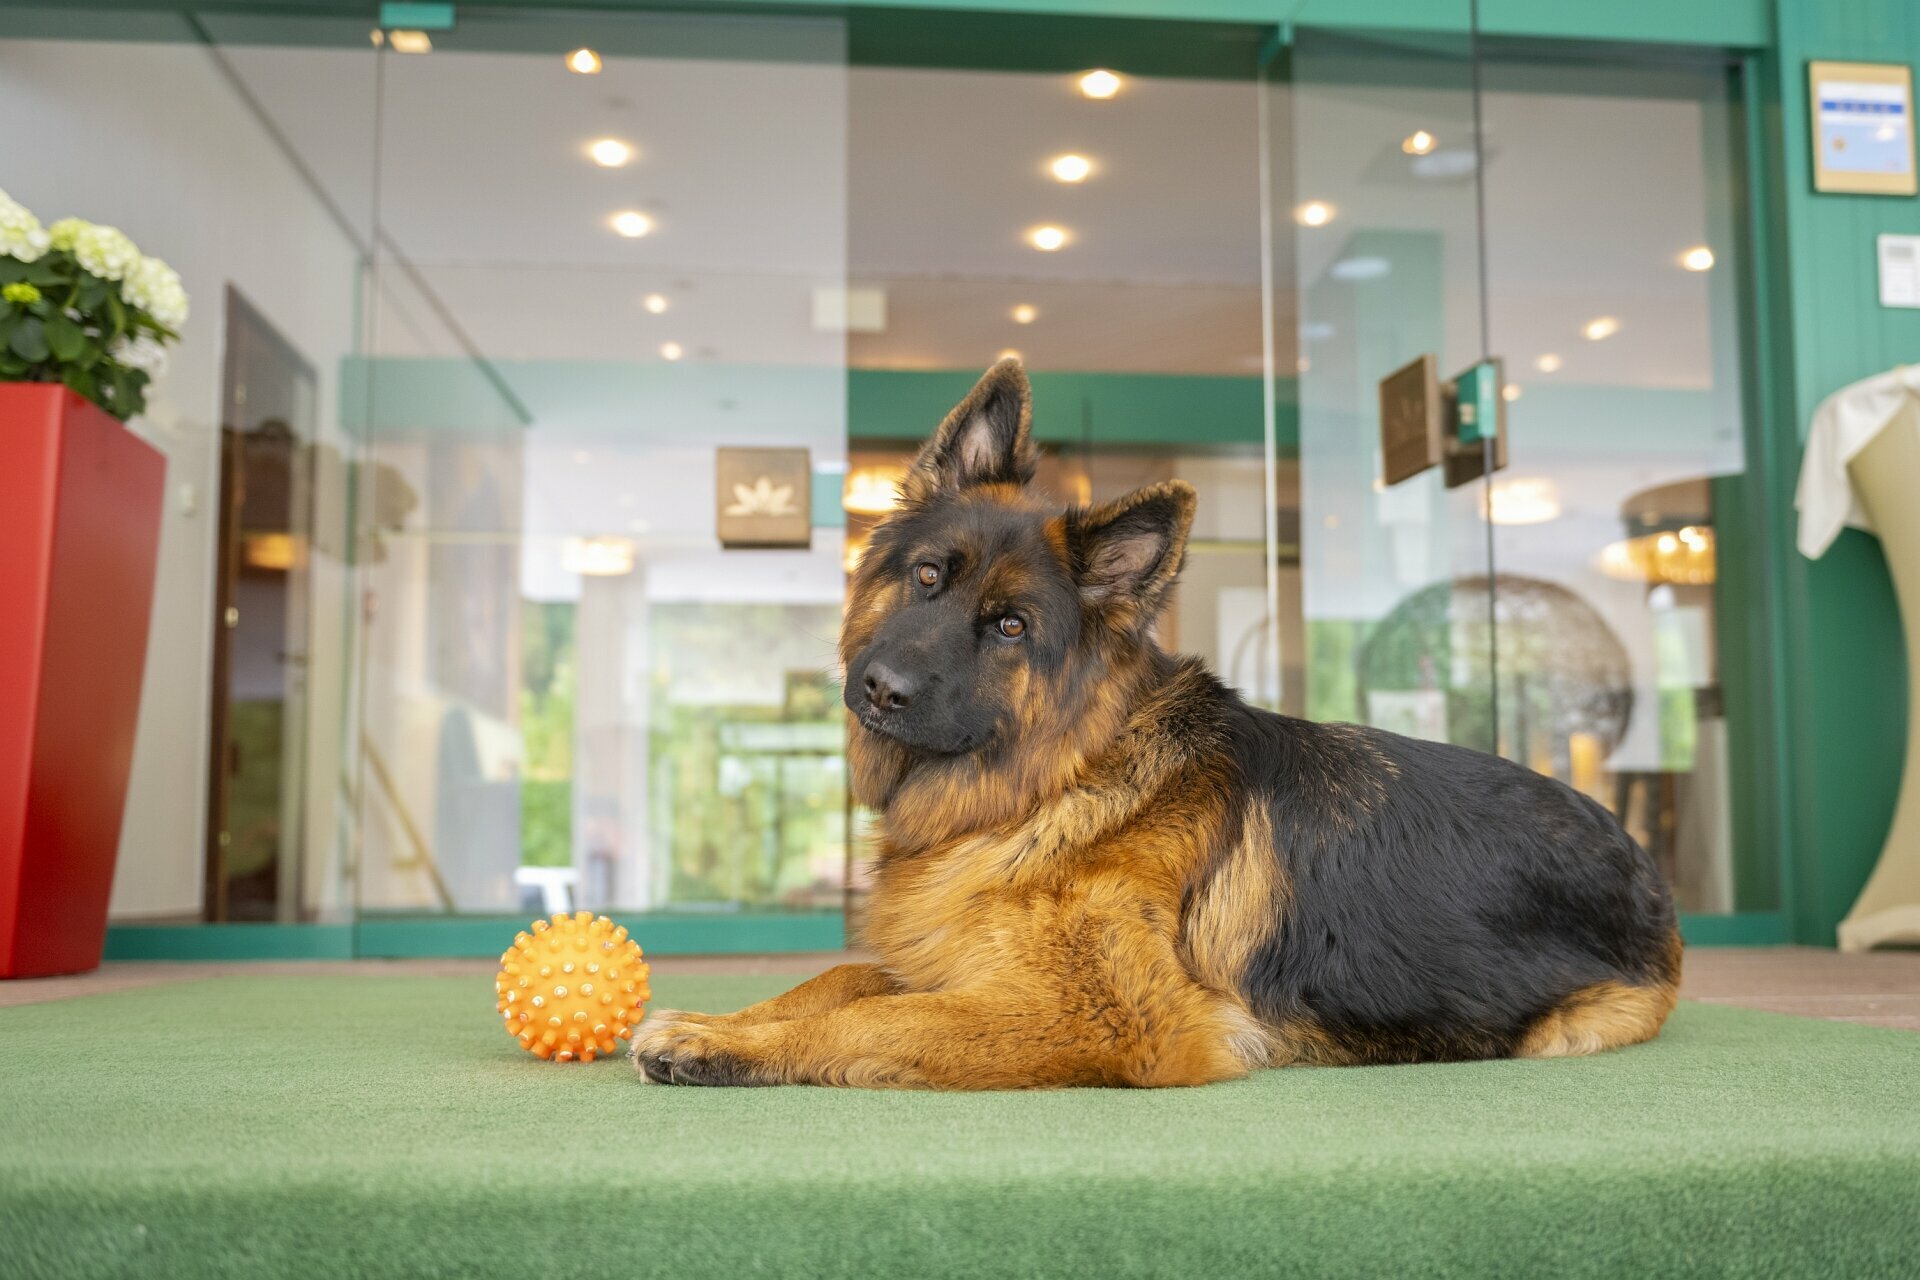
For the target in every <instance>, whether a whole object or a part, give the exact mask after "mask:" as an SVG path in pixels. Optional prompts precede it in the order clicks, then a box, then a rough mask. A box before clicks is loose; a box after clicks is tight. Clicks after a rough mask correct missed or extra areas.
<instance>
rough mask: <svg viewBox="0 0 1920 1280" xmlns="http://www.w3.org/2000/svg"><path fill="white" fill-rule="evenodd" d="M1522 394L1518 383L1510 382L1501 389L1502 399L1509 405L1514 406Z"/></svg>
mask: <svg viewBox="0 0 1920 1280" xmlns="http://www.w3.org/2000/svg"><path fill="white" fill-rule="evenodd" d="M1520 394H1521V393H1520V384H1519V383H1517V382H1509V383H1508V384H1507V385H1506V386H1504V387H1502V388H1500V398H1501V399H1502V400H1505V401H1506V402H1507V403H1508V404H1512V403H1513V402H1514V401H1515V400H1518V399H1519V398H1520Z"/></svg>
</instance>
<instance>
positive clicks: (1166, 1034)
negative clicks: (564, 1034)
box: [633, 990, 1246, 1089]
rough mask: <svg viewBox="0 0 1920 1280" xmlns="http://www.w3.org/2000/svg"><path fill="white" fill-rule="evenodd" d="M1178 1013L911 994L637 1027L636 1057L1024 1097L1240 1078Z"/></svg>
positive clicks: (681, 1072)
mask: <svg viewBox="0 0 1920 1280" xmlns="http://www.w3.org/2000/svg"><path fill="white" fill-rule="evenodd" d="M1178 1003H1179V1004H1188V1003H1189V1002H1185V1001H1181V1002H1178ZM1189 1007H1191V1006H1190V1005H1189ZM1182 1012H1184V1010H1181V1009H1178V1008H1176V1007H1171V1006H1170V1007H1168V1008H1165V1009H1156V1010H1152V1011H1147V1010H1141V1009H1119V1008H1114V1007H1112V1006H1111V1005H1102V1004H1094V1005H1086V1006H1080V1007H1077V1008H1076V1007H1074V1005H1073V1002H1071V1001H1069V1000H1064V999H1031V998H1030V999H1026V1000H1022V999H1020V998H1018V997H1017V996H1015V995H1013V994H1011V993H1009V992H1007V991H1001V990H979V991H939V992H909V993H906V994H903V995H889V996H875V997H872V998H869V999H865V1000H857V1001H855V1002H853V1003H852V1004H849V1005H846V1006H844V1007H842V1008H839V1009H833V1010H830V1011H828V1012H826V1013H823V1014H820V1015H819V1016H817V1017H811V1018H797V1019H793V1020H791V1021H786V1022H769V1023H762V1024H760V1025H758V1026H749V1027H728V1026H718V1025H712V1024H706V1025H703V1024H699V1023H684V1022H683V1023H666V1024H663V1025H660V1026H656V1027H652V1028H648V1027H642V1028H641V1029H640V1031H639V1032H638V1033H636V1034H635V1036H634V1040H633V1058H634V1062H635V1064H636V1065H637V1066H638V1067H639V1069H640V1070H641V1072H642V1073H643V1074H644V1075H645V1076H646V1078H647V1079H649V1080H652V1081H654V1082H656V1083H660V1084H714V1085H720V1084H732V1085H768V1084H829V1085H857V1086H863V1087H867V1088H904V1089H912V1088H922V1089H1032V1088H1048V1087H1058V1086H1063V1085H1174V1084H1204V1083H1207V1082H1208V1081H1211V1080H1224V1079H1229V1078H1231V1077H1234V1076H1238V1075H1242V1074H1244V1073H1245V1071H1246V1064H1245V1063H1244V1062H1243V1061H1241V1060H1240V1059H1239V1058H1237V1057H1235V1056H1234V1054H1233V1053H1232V1052H1231V1051H1230V1049H1229V1048H1228V1046H1227V1044H1226V1042H1225V1040H1224V1038H1223V1037H1222V1036H1221V1034H1220V1028H1219V1027H1218V1026H1217V1025H1215V1024H1214V1020H1213V1019H1212V1018H1210V1017H1204V1016H1196V1017H1191V1018H1182V1017H1180V1016H1179V1015H1180V1014H1181V1013H1182ZM1196 1012H1197V1011H1196Z"/></svg>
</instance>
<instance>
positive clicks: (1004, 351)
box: [994, 347, 1020, 360]
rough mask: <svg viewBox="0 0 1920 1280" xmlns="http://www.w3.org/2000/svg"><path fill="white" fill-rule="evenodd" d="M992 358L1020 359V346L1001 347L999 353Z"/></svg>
mask: <svg viewBox="0 0 1920 1280" xmlns="http://www.w3.org/2000/svg"><path fill="white" fill-rule="evenodd" d="M994 359H995V360H1018V359H1020V348H1018V347H1002V348H1001V349H1000V354H999V355H997V356H995V357H994Z"/></svg>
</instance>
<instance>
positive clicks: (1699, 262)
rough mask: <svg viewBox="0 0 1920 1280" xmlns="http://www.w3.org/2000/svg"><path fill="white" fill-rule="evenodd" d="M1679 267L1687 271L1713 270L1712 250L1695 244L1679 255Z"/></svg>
mask: <svg viewBox="0 0 1920 1280" xmlns="http://www.w3.org/2000/svg"><path fill="white" fill-rule="evenodd" d="M1680 265H1681V266H1683V267H1685V268H1686V269H1687V270H1689V271H1711V270H1713V250H1711V249H1709V248H1707V246H1705V245H1703V244H1697V245H1695V246H1694V247H1693V248H1691V249H1689V250H1687V251H1686V252H1685V253H1683V254H1681V255H1680Z"/></svg>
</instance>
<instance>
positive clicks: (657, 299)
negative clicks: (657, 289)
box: [640, 293, 669, 316]
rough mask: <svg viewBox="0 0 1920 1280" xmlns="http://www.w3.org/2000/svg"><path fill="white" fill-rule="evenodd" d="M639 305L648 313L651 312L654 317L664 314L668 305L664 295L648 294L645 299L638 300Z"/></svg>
mask: <svg viewBox="0 0 1920 1280" xmlns="http://www.w3.org/2000/svg"><path fill="white" fill-rule="evenodd" d="M640 305H641V306H643V307H645V308H646V309H647V310H648V311H650V312H652V313H653V314H654V315H656V316H657V315H660V314H662V313H663V312H665V311H666V309H667V307H668V305H669V304H668V302H667V295H666V294H664V293H650V294H648V295H647V296H646V297H644V298H642V299H640Z"/></svg>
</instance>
